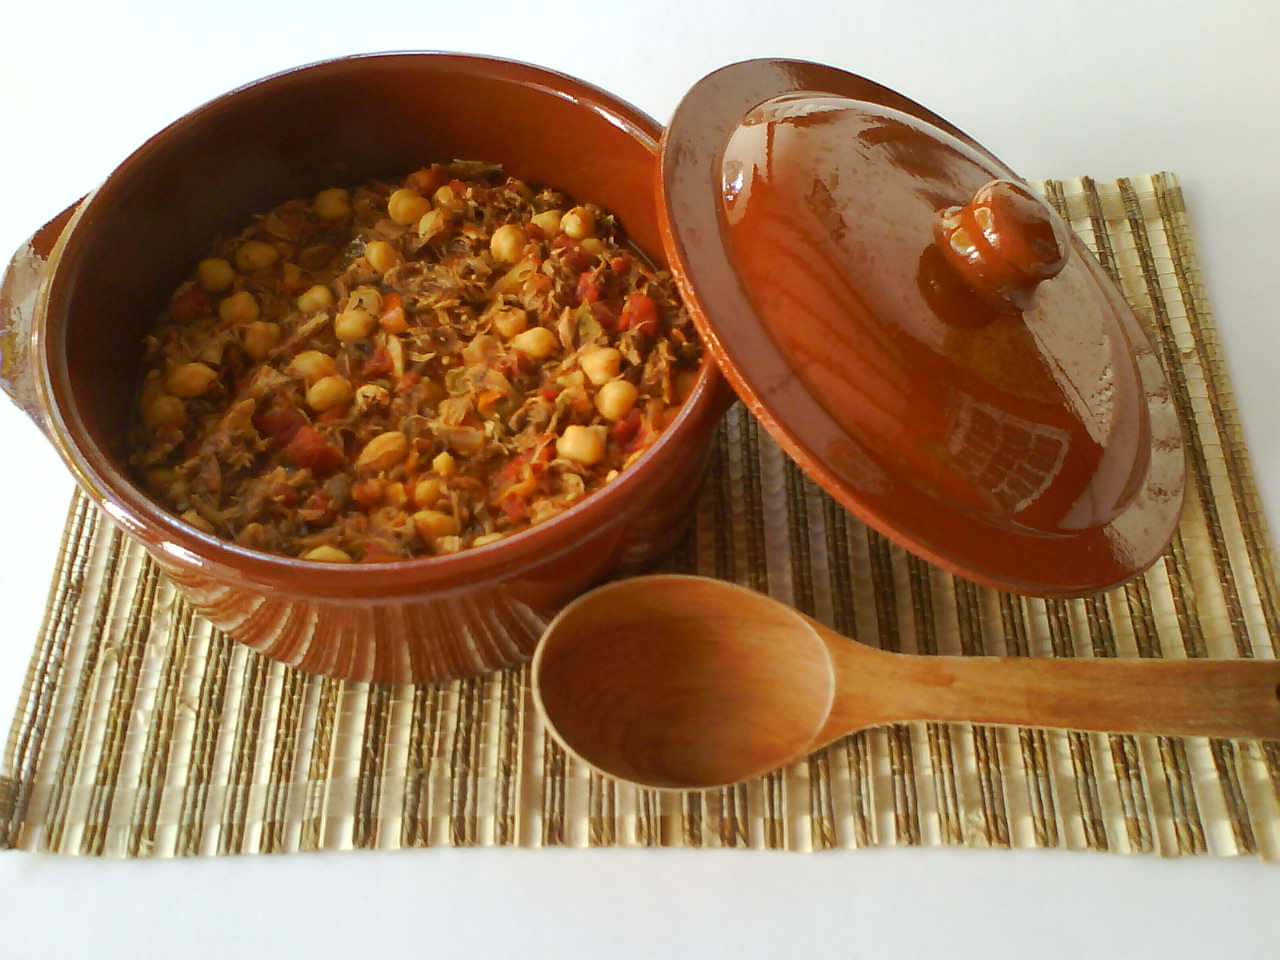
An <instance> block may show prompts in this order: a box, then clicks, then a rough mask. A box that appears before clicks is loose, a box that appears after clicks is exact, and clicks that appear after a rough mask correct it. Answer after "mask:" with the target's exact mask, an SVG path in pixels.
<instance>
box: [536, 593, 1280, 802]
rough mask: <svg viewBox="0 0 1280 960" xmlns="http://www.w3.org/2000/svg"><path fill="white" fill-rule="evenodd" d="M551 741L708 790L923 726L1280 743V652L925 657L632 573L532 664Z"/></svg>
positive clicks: (610, 764)
mask: <svg viewBox="0 0 1280 960" xmlns="http://www.w3.org/2000/svg"><path fill="white" fill-rule="evenodd" d="M533 690H534V697H535V701H536V703H537V706H538V710H539V712H540V713H541V715H542V717H543V719H544V721H545V722H546V724H547V726H548V729H549V730H550V731H551V733H552V735H553V736H555V737H556V739H557V740H558V741H559V742H560V743H561V744H563V745H564V746H565V748H566V749H567V750H568V751H569V752H570V753H571V754H574V755H576V756H577V757H578V758H580V759H581V760H583V761H585V762H586V763H588V764H589V765H590V766H592V767H594V768H595V769H597V770H599V771H601V772H602V773H606V774H609V775H611V776H614V777H618V778H621V779H624V780H630V781H634V782H637V783H640V784H643V785H646V786H650V787H657V788H668V789H711V788H715V787H721V786H727V785H729V784H732V783H736V782H739V781H741V780H747V779H751V778H753V777H757V776H760V775H762V774H765V773H768V772H770V771H771V770H774V769H777V768H778V767H782V766H785V765H786V764H788V763H791V762H793V761H795V760H798V759H800V758H802V757H804V756H806V755H807V754H809V753H812V752H813V751H814V750H817V749H818V748H820V747H822V746H824V745H825V744H827V743H830V742H831V741H833V740H836V739H838V738H839V737H841V736H843V735H845V734H847V733H850V732H853V731H855V730H860V729H865V728H867V727H873V726H879V725H882V724H886V723H894V722H909V721H917V720H927V721H938V722H974V723H987V724H1016V725H1022V726H1042V727H1052V728H1059V729H1063V728H1066V729H1081V730H1097V731H1114V732H1125V733H1138V734H1165V735H1170V736H1179V735H1181V736H1189V735H1205V736H1217V737H1261V738H1280V662H1277V661H1274V660H1192V661H1185V660H1184V661H1171V660H1119V659H1103V660H1095V659H1052V658H1035V657H925V656H910V655H904V654H896V653H889V652H886V651H882V650H876V649H873V648H871V647H868V646H865V645H863V644H860V643H856V642H854V641H851V640H849V639H848V638H846V637H843V636H841V635H840V634H838V633H836V632H835V631H833V630H830V629H828V628H827V627H824V626H823V625H822V624H819V623H817V622H816V621H814V620H811V619H810V618H808V617H806V616H804V615H803V614H801V613H799V612H798V611H795V610H792V609H791V608H789V607H787V606H785V605H784V604H781V603H779V602H777V601H775V600H773V599H771V598H770V597H767V596H765V595H763V594H760V593H756V592H753V591H751V590H748V589H746V588H744V587H739V586H735V585H734V584H730V583H726V582H723V581H719V580H710V579H707V578H702V577H687V576H651V577H638V578H635V579H631V580H622V581H618V582H615V583H611V584H608V585H607V586H604V587H601V588H599V589H597V590H594V591H592V592H591V593H588V594H586V595H584V596H583V597H581V598H579V599H578V600H576V601H575V602H574V603H572V604H570V605H569V606H568V607H566V608H565V609H564V610H563V611H562V612H561V613H560V614H559V616H557V617H556V618H555V619H554V620H553V621H552V622H551V624H550V625H549V626H548V627H547V630H546V633H545V634H544V635H543V637H542V640H541V642H540V643H539V645H538V649H537V652H536V653H535V654H534V658H533Z"/></svg>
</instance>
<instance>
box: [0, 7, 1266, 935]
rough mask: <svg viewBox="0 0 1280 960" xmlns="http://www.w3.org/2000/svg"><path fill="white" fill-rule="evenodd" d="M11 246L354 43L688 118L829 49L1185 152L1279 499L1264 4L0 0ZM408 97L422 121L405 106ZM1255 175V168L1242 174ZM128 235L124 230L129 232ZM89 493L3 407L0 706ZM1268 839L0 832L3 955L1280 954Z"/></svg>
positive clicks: (957, 108)
mask: <svg viewBox="0 0 1280 960" xmlns="http://www.w3.org/2000/svg"><path fill="white" fill-rule="evenodd" d="M0 37H2V38H3V43H2V44H0V184H2V185H3V186H2V187H0V252H3V253H4V254H5V255H7V253H8V251H11V250H13V249H15V248H16V247H17V246H18V245H19V243H20V242H21V241H22V240H23V239H24V238H25V237H26V236H27V234H29V233H30V232H31V231H32V230H33V229H34V228H36V227H37V226H39V225H40V224H41V223H43V222H44V221H45V220H47V219H48V218H49V217H51V216H53V215H54V214H55V213H57V212H58V211H59V210H61V209H62V208H63V207H64V206H65V205H66V204H67V203H69V202H71V201H72V200H74V199H75V198H77V197H79V196H80V195H81V194H83V193H84V192H86V191H87V190H89V189H90V188H92V187H93V186H94V185H95V183H96V182H97V181H99V180H100V179H102V178H103V177H104V176H105V175H106V174H107V173H108V172H109V171H110V170H111V169H112V168H113V167H114V166H115V165H116V164H117V163H118V162H119V161H120V160H121V159H123V158H124V157H125V156H126V155H127V154H128V153H129V152H130V151H131V150H132V149H134V148H135V147H136V146H137V145H138V144H140V143H141V142H142V141H143V140H144V139H145V138H146V137H147V136H149V135H150V134H152V133H153V132H155V131H156V130H158V129H160V128H161V127H162V126H164V125H165V124H167V123H168V122H170V121H171V120H173V119H175V118H177V117H178V116H180V115H181V114H182V113H184V112H186V111H187V110H189V109H191V108H192V107H194V106H197V105H198V104H200V103H201V102H203V101H205V100H207V99H209V98H212V97H214V96H216V95H218V94H220V93H222V92H224V91H225V90H227V89H230V88H232V87H234V86H237V85H239V84H242V83H245V82H247V81H250V80H253V79H256V78H258V77H260V76H263V75H265V74H268V73H271V72H274V71H276V70H279V69H282V68H286V67H289V66H294V65H297V64H302V63H307V62H310V61H314V60H318V59H323V58H327V57H331V56H337V55H341V54H345V53H354V52H364V51H370V50H387V49H411V48H413V49H448V50H459V51H467V52H477V53H489V54H496V55H501V56H507V57H513V58H517V59H523V60H529V61H532V62H534V63H538V64H541V65H545V66H550V67H554V68H557V69H560V70H563V71H565V72H568V73H571V74H574V75H576V76H579V77H582V78H584V79H586V80H589V81H591V82H593V83H596V84H598V85H600V86H602V87H604V88H606V89H609V90H612V91H614V92H615V93H617V94H619V95H620V96H622V97H623V98H625V99H627V100H630V101H631V102H633V103H635V104H636V105H637V106H639V107H641V108H642V109H644V110H646V111H648V112H649V113H651V114H652V115H653V116H655V117H657V118H658V119H660V120H665V119H666V118H667V117H669V116H670V114H671V111H672V110H673V108H674V107H675V105H676V103H677V102H678V100H679V98H680V96H681V94H682V93H683V91H685V90H686V89H688V87H689V86H691V85H692V84H693V83H694V82H695V81H696V80H697V79H698V78H699V77H701V76H702V75H703V74H705V73H707V72H708V71H710V70H712V69H714V68H715V67H718V66H721V65H723V64H725V63H729V62H732V61H734V60H740V59H746V58H749V57H756V56H790V57H801V58H806V59H813V60H821V61H825V62H828V63H832V64H835V65H837V66H840V67H843V68H845V69H849V70H852V71H854V72H857V73H862V74H864V75H866V76H868V77H870V78H872V79H874V80H877V81H879V82H881V83H884V84H886V85H888V86H890V87H894V88H897V89H899V90H901V91H902V92H903V93H905V94H907V95H908V96H911V97H913V98H914V99H916V100H919V101H921V102H922V103H924V104H926V105H927V106H929V107H931V108H932V109H934V110H935V111H937V112H938V113H940V114H942V115H943V116H945V117H947V118H949V119H950V120H952V121H953V122H955V123H956V124H958V125H959V126H960V127H961V128H963V129H965V130H966V131H968V132H969V133H970V134H972V135H974V136H975V137H977V138H978V139H979V140H981V141H983V142H984V143H985V144H986V145H987V146H988V147H989V148H990V149H991V150H992V151H993V152H995V153H996V154H997V155H998V156H1000V157H1002V159H1004V160H1005V161H1007V162H1008V163H1009V164H1010V165H1011V166H1013V167H1014V168H1015V169H1017V170H1019V171H1020V172H1021V173H1023V174H1024V175H1025V176H1027V177H1031V178H1039V177H1066V176H1072V175H1077V174H1089V175H1091V176H1093V177H1095V178H1099V179H1109V178H1113V177H1116V176H1123V175H1128V174H1137V173H1143V172H1148V171H1154V170H1159V169H1168V170H1172V171H1174V172H1176V173H1177V174H1179V176H1180V177H1181V181H1182V185H1183V188H1184V191H1185V194H1186V198H1187V203H1188V206H1189V208H1190V213H1191V217H1192V226H1193V229H1194V231H1195V238H1196V242H1197V245H1198V248H1199V251H1200V255H1201V262H1202V267H1203V271H1204V276H1205V280H1206V282H1207V285H1208V290H1209V294H1210V300H1211V306H1212V308H1213V310H1214V313H1215V315H1216V318H1217V320H1218V323H1219V325H1220V327H1221V329H1222V336H1223V340H1224V345H1225V348H1226V353H1227V357H1228V361H1229V366H1230V370H1231V373H1232V375H1233V381H1234V385H1235V388H1236V390H1237V393H1238V397H1239V401H1240V406H1241V409H1242V418H1243V421H1244V426H1245V428H1246V432H1247V435H1248V437H1249V441H1250V444H1251V447H1252V451H1253V457H1254V463H1255V467H1256V471H1257V475H1258V477H1259V484H1260V487H1261V489H1262V495H1263V500H1264V504H1265V507H1266V510H1267V513H1268V516H1269V518H1270V522H1271V525H1272V527H1273V528H1274V527H1276V526H1277V525H1278V524H1280V435H1278V433H1277V431H1276V430H1275V428H1274V426H1273V423H1274V408H1275V406H1276V405H1277V403H1278V402H1280V387H1278V386H1277V379H1280V377H1278V374H1277V357H1278V356H1280V350H1278V349H1277V348H1278V347H1280V310H1278V309H1277V308H1278V307H1280V292H1278V290H1280V286H1278V284H1277V278H1276V273H1277V261H1278V260H1280V237H1278V235H1277V231H1278V230H1280V199H1278V196H1280V191H1277V189H1276V170H1277V162H1278V161H1280V135H1278V134H1277V124H1276V120H1277V101H1278V99H1280V56H1278V55H1277V53H1276V49H1275V45H1276V43H1277V41H1278V40H1280V4H1277V3H1275V2H1274V0H1205V2H1203V3H1187V2H1180V0H1179V2H1175V0H1109V2H1097V0H1071V2H1063V3H1060V4H1054V3H1052V2H1048V0H1041V2H1039V3H1035V4H1026V3H1017V2H1014V0H1008V2H1004V3H1001V2H999V0H965V2H956V0H936V2H935V0H930V2H916V3H910V2H906V0H898V2H896V3H882V2H875V3H872V2H864V3H839V2H835V0H832V2H829V3H820V2H816V0H813V2H807V0H782V2H777V3H769V2H758V0H736V2H732V3H722V4H710V3H707V4H700V3H698V2H696V0H682V2H666V0H663V2H658V0H642V2H638V3H628V4H625V5H624V4H619V3H610V2H608V0H592V2H585V0H579V2H573V0H556V2H554V3H546V2H544V3H540V4H535V3H531V2H528V0H526V2H523V3H508V2H500V0H487V2H484V3H451V4H444V3H436V2H431V0H416V2H413V3H401V2H398V0H378V2H374V3H351V2H346V3H334V2H329V0H311V2H309V3H305V4H290V5H289V6H288V7H287V8H286V7H285V6H284V5H275V4H270V3H268V2H262V0H260V2H256V3H246V2H242V0H223V2H219V3H201V4H195V5H185V4H179V3H174V2H172V0H168V2H163V3H160V2H157V3H128V2H124V3H107V2H102V0H98V2H94V3H88V2H86V3H80V2H67V0H61V2H59V0H46V2H45V3H41V4H36V3H33V2H31V0H0ZM406 122H412V118H406ZM1250 185H1256V189H1246V187H1249V186H1250ZM120 242H122V243H128V242H136V238H129V237H121V238H120ZM69 493H70V481H69V479H67V474H66V471H65V470H64V469H63V467H62V465H61V463H60V462H59V461H58V460H57V458H56V457H55V456H54V454H53V453H52V451H51V448H49V447H48V445H47V444H45V443H44V441H43V439H42V438H41V436H40V435H39V433H38V432H37V431H36V429H35V428H34V427H32V426H31V425H30V424H29V423H28V422H27V421H26V420H25V419H23V418H22V417H21V416H20V415H19V414H18V413H17V412H16V411H15V410H14V409H12V408H11V407H9V406H8V405H7V404H5V403H4V402H3V401H0V509H3V516H4V518H5V531H6V534H7V535H6V536H4V537H3V538H2V539H0V601H2V602H3V610H4V618H3V621H2V622H3V627H2V628H0V730H2V729H6V728H7V724H8V720H9V717H10V716H11V711H12V708H13V706H14V704H16V702H17V696H18V691H19V688H20V684H21V678H22V672H23V670H24V669H25V664H26V661H27V657H28V655H29V653H30V649H31V645H32V642H33V638H34V636H35V633H36V630H37V628H38V621H39V617H40V613H41V611H42V610H43V604H44V596H45V593H46V590H47V585H48V580H49V572H50V570H51V569H52V565H53V554H54V548H55V546H56V543H57V540H58V533H59V531H60V529H61V524H62V519H63V510H64V507H65V504H66V502H67V498H68V496H69ZM1278 942H1280V866H1277V865H1264V864H1260V863H1258V862H1256V861H1249V860H1213V859H1208V858H1197V859H1182V860H1172V861H1160V860H1156V859H1154V858H1138V857H1127V858H1119V857H1109V856H1105V855H1101V854H1069V853H1061V852H1028V851H1019V852H977V851H965V850H959V851H957V850H875V851H861V852H856V853H827V854H821V855H816V856H802V855H795V854H788V855H772V854H764V853H758V852H751V853H732V852H726V853H713V852H689V853H681V852H672V851H643V852H621V851H505V850H504V851H482V850H460V851H452V850H431V851H412V852H403V853H394V854H389V853H376V854H353V853H348V854H336V855H315V854H313V855H298V856H292V857H283V858H266V857H241V858H234V859H220V860H211V859H207V860H196V861H188V862H172V861H168V862H154V863H152V862H113V861H108V862H103V861H92V860H80V859H74V858H53V857H47V856H40V857H37V856H29V855H26V854H18V853H7V854H0V944H3V946H2V947H0V950H3V952H4V953H5V955H6V956H8V957H14V958H26V957H33V956H36V955H40V956H50V957H73V956H74V957H86V956H93V957H116V956H130V957H144V956H147V957H150V956H165V957H183V958H190V957H213V956H236V955H245V956H264V957H272V958H280V960H283V958H287V957H293V956H310V957H315V956H331V955H339V954H345V955H351V954H355V953H357V952H358V954H359V955H361V956H364V957H376V956H389V955H391V954H392V952H393V951H395V952H398V953H411V954H412V955H426V956H440V957H450V958H462V957H482V956H491V957H507V956H517V955H519V956H531V957H541V956H559V957H572V956H591V955H594V956H606V957H614V956H616V957H633V956H634V957H652V956H664V957H677V956H693V955H701V956H719V955H725V956H728V955H735V956H743V957H745V956H767V955H777V954H782V953H785V955H788V956H803V955H806V954H813V953H818V954H822V955H828V954H830V955H838V956H842V957H858V958H865V957H894V958H905V957H926V956H927V957H939V956H942V957H978V956H982V957H986V958H998V957H1014V956H1017V957H1023V956H1033V957H1044V958H1050V957H1078V956H1094V957H1098V956H1172V957H1191V956H1199V955H1208V954H1212V955H1214V956H1222V957H1243V958H1248V957H1264V956H1267V957H1270V956H1275V955H1276V951H1277V946H1276V944H1277V943H1278Z"/></svg>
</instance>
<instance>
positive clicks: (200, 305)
mask: <svg viewBox="0 0 1280 960" xmlns="http://www.w3.org/2000/svg"><path fill="white" fill-rule="evenodd" d="M212 312H213V298H212V297H211V296H209V294H207V293H206V292H205V291H204V289H203V288H201V287H199V286H197V285H196V284H194V283H190V284H187V285H186V286H184V287H182V288H181V289H180V290H178V292H177V293H175V294H174V295H173V297H172V298H171V299H170V300H169V315H170V316H171V317H173V319H175V320H177V321H178V322H179V323H190V322H191V321H192V320H194V319H196V318H197V317H200V316H205V315H207V314H209V313H212Z"/></svg>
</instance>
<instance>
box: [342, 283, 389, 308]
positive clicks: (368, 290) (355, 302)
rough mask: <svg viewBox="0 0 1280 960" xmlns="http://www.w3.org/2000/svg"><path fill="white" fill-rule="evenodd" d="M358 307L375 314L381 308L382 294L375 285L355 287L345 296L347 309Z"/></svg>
mask: <svg viewBox="0 0 1280 960" xmlns="http://www.w3.org/2000/svg"><path fill="white" fill-rule="evenodd" d="M357 307H358V308H359V309H361V310H366V311H368V312H369V313H372V314H376V313H377V312H378V311H379V310H381V309H382V294H380V293H379V292H378V288H377V287H369V286H363V287H356V288H355V289H354V290H352V291H351V296H350V297H348V298H347V309H348V310H351V309H353V308H357Z"/></svg>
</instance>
